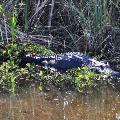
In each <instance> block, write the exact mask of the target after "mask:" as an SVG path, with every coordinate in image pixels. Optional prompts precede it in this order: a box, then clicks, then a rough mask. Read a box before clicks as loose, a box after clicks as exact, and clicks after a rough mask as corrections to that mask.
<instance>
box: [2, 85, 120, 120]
mask: <svg viewBox="0 0 120 120" xmlns="http://www.w3.org/2000/svg"><path fill="white" fill-rule="evenodd" d="M119 117H120V92H119V91H118V90H115V89H113V88H110V87H102V88H99V89H98V90H94V91H92V90H91V91H90V90H89V91H88V92H87V93H75V92H71V91H67V92H60V91H56V90H54V91H52V92H40V91H39V90H38V89H37V88H29V89H28V90H25V91H22V92H21V93H19V94H16V95H14V96H12V95H11V96H10V95H7V94H1V95H0V120H118V118H119Z"/></svg>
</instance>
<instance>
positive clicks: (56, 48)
mask: <svg viewBox="0 0 120 120" xmlns="http://www.w3.org/2000/svg"><path fill="white" fill-rule="evenodd" d="M0 4H1V5H0V43H1V44H0V56H5V57H6V59H7V58H9V60H7V62H3V63H1V64H0V79H1V80H0V87H1V88H2V89H3V90H9V91H11V92H12V93H14V92H15V90H16V88H17V87H18V86H19V85H20V84H21V83H22V84H25V83H26V82H28V83H36V81H37V84H38V86H39V88H40V90H42V89H46V88H47V87H49V86H50V85H51V84H52V85H54V86H58V87H59V88H64V86H66V88H67V87H68V88H70V89H72V88H73V89H76V90H77V91H82V90H84V88H89V87H95V86H98V85H101V84H107V83H109V81H110V80H105V81H104V80H103V79H105V78H104V77H103V75H100V74H97V73H95V72H94V71H89V70H88V68H87V67H86V66H83V67H82V68H76V69H73V70H70V71H68V72H67V73H66V74H60V73H59V72H52V71H51V70H45V69H44V68H42V67H40V66H35V65H34V64H27V65H26V67H25V68H20V67H19V62H20V59H19V55H20V53H21V52H22V51H25V52H26V54H27V53H30V54H31V55H33V56H35V55H39V54H42V55H51V54H55V53H59V52H61V51H64V52H66V51H79V52H84V53H85V52H89V53H92V55H93V56H95V57H96V56H97V57H99V58H102V57H103V58H104V59H110V60H111V57H112V61H117V62H120V61H119V60H120V58H118V57H119V53H120V49H119V46H120V42H119V34H120V24H119V22H120V21H119V17H118V16H119V15H120V9H119V7H120V2H119V1H118V0H115V1H113V0H106V1H105V0H85V1H80V2H77V1H76V0H61V1H60V2H55V3H54V5H53V4H52V3H49V2H47V1H44V2H43V1H39V2H38V3H37V2H36V1H35V0H33V1H29V0H25V1H24V3H22V1H21V2H19V1H14V2H13V3H10V1H9V0H8V1H6V0H4V1H3V2H1V3H0ZM58 6H60V9H58ZM50 7H51V9H52V10H51V9H50ZM53 7H54V9H53ZM30 8H31V9H30ZM49 10H51V12H53V13H51V12H50V11H49ZM50 15H52V16H50ZM49 16H50V17H52V19H49ZM49 20H50V21H49ZM49 23H50V26H47V25H49ZM41 38H42V40H41ZM28 39H29V40H28ZM24 41H29V42H24ZM34 41H37V43H38V44H37V43H34ZM44 41H47V42H44ZM43 43H44V46H43V45H41V44H43ZM48 48H49V49H48ZM50 49H51V50H50ZM118 59H119V60H118ZM115 67H116V66H115ZM118 68H119V67H118ZM101 79H102V80H101Z"/></svg>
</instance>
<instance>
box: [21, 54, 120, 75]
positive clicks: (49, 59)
mask: <svg viewBox="0 0 120 120" xmlns="http://www.w3.org/2000/svg"><path fill="white" fill-rule="evenodd" d="M21 63H22V64H24V65H25V64H26V63H35V64H37V65H40V66H45V67H51V68H55V69H56V70H58V71H60V72H66V71H67V70H69V69H72V68H77V67H82V66H84V65H86V66H87V67H88V69H89V70H94V71H96V72H99V73H104V74H110V75H111V76H113V77H120V73H119V72H117V71H114V70H112V69H111V68H110V66H109V64H108V63H106V62H104V61H97V60H95V59H94V58H90V57H89V56H87V55H85V54H81V53H79V52H71V53H63V54H57V55H55V56H52V55H51V56H39V57H31V56H30V55H26V56H25V57H23V58H21Z"/></svg>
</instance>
